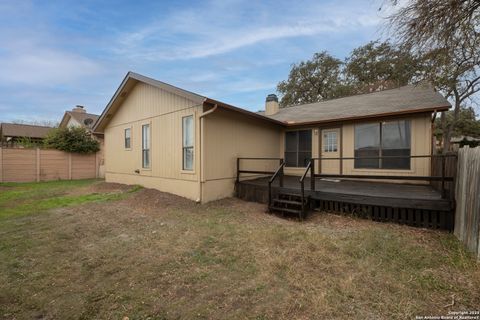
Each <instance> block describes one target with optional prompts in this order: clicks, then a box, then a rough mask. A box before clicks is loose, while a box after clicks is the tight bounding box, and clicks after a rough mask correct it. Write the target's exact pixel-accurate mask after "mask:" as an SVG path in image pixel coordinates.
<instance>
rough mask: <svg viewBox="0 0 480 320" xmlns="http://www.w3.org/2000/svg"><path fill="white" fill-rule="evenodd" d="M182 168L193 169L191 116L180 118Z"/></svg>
mask: <svg viewBox="0 0 480 320" xmlns="http://www.w3.org/2000/svg"><path fill="white" fill-rule="evenodd" d="M182 136H183V149H182V150H183V170H193V140H194V133H193V116H188V117H183V118H182Z"/></svg>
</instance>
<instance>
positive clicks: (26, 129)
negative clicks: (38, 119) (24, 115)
mask: <svg viewBox="0 0 480 320" xmlns="http://www.w3.org/2000/svg"><path fill="white" fill-rule="evenodd" d="M51 129H52V128H51V127H46V126H36V125H31V124H18V123H1V124H0V146H1V147H22V146H23V145H22V144H21V143H20V142H21V141H24V140H25V139H28V141H29V142H31V143H41V142H42V141H43V139H44V138H45V137H46V136H47V134H48V132H49V131H50V130H51Z"/></svg>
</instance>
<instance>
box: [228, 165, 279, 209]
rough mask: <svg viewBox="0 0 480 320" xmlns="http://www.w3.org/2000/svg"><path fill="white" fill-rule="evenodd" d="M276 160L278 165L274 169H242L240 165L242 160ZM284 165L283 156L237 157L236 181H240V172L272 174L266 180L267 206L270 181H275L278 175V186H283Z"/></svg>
mask: <svg viewBox="0 0 480 320" xmlns="http://www.w3.org/2000/svg"><path fill="white" fill-rule="evenodd" d="M258 160H260V161H278V162H279V166H278V168H277V169H276V170H275V171H262V170H245V169H242V168H241V167H240V166H241V164H242V161H243V162H245V161H258ZM284 166H285V162H284V161H283V158H258V157H257V158H246V157H243V158H237V183H238V182H240V175H241V174H242V173H249V174H255V175H270V174H271V175H272V177H271V178H270V179H269V180H268V207H270V206H271V205H272V183H273V182H274V181H275V179H276V178H277V177H278V178H279V185H280V187H283V176H284V171H283V168H284Z"/></svg>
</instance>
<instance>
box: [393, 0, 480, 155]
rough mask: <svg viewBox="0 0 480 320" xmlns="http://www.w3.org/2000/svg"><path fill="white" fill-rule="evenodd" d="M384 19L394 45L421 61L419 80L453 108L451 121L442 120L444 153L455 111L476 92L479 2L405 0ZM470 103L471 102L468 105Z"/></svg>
mask: <svg viewBox="0 0 480 320" xmlns="http://www.w3.org/2000/svg"><path fill="white" fill-rule="evenodd" d="M389 4H391V5H393V6H394V9H396V11H395V13H393V14H392V15H390V16H389V17H388V21H389V26H390V32H391V34H392V35H393V36H394V38H396V40H397V41H398V43H399V44H400V45H401V46H402V47H404V48H407V49H408V50H411V51H412V52H414V53H415V54H417V55H418V56H419V57H421V59H422V60H423V62H424V66H425V68H424V70H423V79H425V80H428V81H430V82H431V83H432V84H433V85H434V86H435V87H436V88H437V89H438V90H440V91H442V92H443V93H444V94H445V95H446V96H447V97H448V98H449V99H450V100H451V101H452V102H453V105H454V117H453V121H451V122H450V123H448V124H447V122H446V121H442V131H443V132H444V134H443V142H444V151H447V150H448V148H449V144H450V138H451V133H452V130H453V128H454V126H455V125H456V122H457V119H458V115H459V113H460V109H461V108H462V106H463V105H465V102H466V100H467V99H470V100H475V93H477V92H478V91H480V70H479V68H480V1H478V0H410V1H408V2H407V3H406V4H405V5H403V6H400V5H399V4H397V0H391V1H390V2H389ZM473 102H475V101H473Z"/></svg>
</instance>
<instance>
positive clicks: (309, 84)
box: [277, 51, 346, 107]
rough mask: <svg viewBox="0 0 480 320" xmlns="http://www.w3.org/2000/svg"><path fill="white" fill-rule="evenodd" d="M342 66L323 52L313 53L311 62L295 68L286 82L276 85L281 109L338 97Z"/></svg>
mask: <svg viewBox="0 0 480 320" xmlns="http://www.w3.org/2000/svg"><path fill="white" fill-rule="evenodd" d="M342 70H343V62H342V61H341V60H339V59H337V58H335V57H333V56H331V55H330V54H328V53H327V52H326V51H323V52H320V53H315V54H314V56H313V58H312V59H311V60H307V61H301V62H300V63H298V64H294V65H293V66H292V69H291V70H290V74H289V75H288V79H287V80H285V81H281V82H280V83H279V84H278V85H277V91H278V92H279V93H280V94H281V96H282V99H281V101H280V105H281V106H282V107H286V106H292V105H298V104H305V103H312V102H318V101H321V100H324V99H332V98H336V97H338V96H341V95H342V94H343V93H342V91H343V90H346V88H344V87H343V83H342V79H341V76H342Z"/></svg>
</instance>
